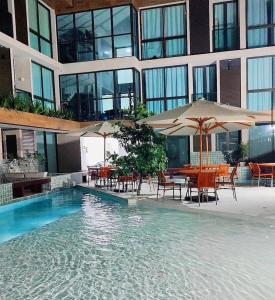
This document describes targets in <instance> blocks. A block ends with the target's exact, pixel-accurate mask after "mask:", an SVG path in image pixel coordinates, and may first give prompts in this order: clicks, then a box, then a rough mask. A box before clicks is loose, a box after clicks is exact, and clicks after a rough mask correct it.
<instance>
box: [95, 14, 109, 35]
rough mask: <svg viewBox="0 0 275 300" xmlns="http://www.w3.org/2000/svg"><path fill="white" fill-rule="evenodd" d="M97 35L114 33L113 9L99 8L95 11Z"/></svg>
mask: <svg viewBox="0 0 275 300" xmlns="http://www.w3.org/2000/svg"><path fill="white" fill-rule="evenodd" d="M94 22H95V36H96V37H103V36H110V35H112V27H111V9H109V8H107V9H99V10H95V11H94Z"/></svg>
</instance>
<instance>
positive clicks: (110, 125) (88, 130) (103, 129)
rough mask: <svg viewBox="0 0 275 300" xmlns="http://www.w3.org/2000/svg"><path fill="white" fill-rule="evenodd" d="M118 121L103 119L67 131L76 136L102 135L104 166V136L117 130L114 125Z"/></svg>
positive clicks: (110, 134) (108, 135) (109, 135)
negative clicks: (93, 123) (94, 123)
mask: <svg viewBox="0 0 275 300" xmlns="http://www.w3.org/2000/svg"><path fill="white" fill-rule="evenodd" d="M117 122H118V121H104V122H100V123H98V124H96V125H90V126H87V127H84V128H81V129H79V130H73V131H70V132H68V133H67V135H70V136H78V137H103V139H104V166H105V165H106V138H107V137H111V136H112V135H113V134H114V133H116V132H118V131H119V127H118V126H117V125H116V123H117Z"/></svg>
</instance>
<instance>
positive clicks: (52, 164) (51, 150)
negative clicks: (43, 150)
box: [45, 132, 58, 173]
mask: <svg viewBox="0 0 275 300" xmlns="http://www.w3.org/2000/svg"><path fill="white" fill-rule="evenodd" d="M45 134H46V147H47V166H48V168H47V171H48V172H49V173H57V171H58V170H57V146H56V134H55V133H52V132H46V133H45Z"/></svg>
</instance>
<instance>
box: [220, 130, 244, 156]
mask: <svg viewBox="0 0 275 300" xmlns="http://www.w3.org/2000/svg"><path fill="white" fill-rule="evenodd" d="M240 140H241V139H240V131H233V132H223V133H217V134H216V149H217V151H222V152H224V151H234V150H237V147H238V145H239V144H240Z"/></svg>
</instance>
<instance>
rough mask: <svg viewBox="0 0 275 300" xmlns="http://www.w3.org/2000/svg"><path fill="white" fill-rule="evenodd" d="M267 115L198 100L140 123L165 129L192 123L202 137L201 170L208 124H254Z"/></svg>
mask: <svg viewBox="0 0 275 300" xmlns="http://www.w3.org/2000/svg"><path fill="white" fill-rule="evenodd" d="M265 115H267V114H264V113H258V112H252V111H249V110H245V109H242V108H237V107H232V106H229V105H224V104H219V103H216V102H212V101H207V100H197V101H194V102H192V103H190V104H187V105H184V106H181V107H178V108H176V109H173V110H169V111H166V112H164V113H162V114H159V115H155V116H152V117H148V118H145V119H143V120H140V121H139V122H138V123H141V124H142V123H145V124H148V125H155V126H162V127H163V126H171V125H181V124H186V121H188V122H190V126H194V127H195V128H196V130H198V134H199V135H200V168H202V136H203V130H204V127H205V126H206V125H207V124H209V123H210V124H211V123H213V122H215V123H217V122H220V123H224V122H240V123H245V122H253V121H256V119H257V117H258V116H265Z"/></svg>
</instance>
